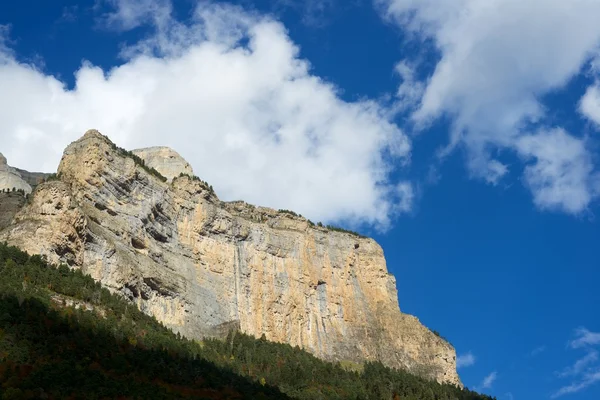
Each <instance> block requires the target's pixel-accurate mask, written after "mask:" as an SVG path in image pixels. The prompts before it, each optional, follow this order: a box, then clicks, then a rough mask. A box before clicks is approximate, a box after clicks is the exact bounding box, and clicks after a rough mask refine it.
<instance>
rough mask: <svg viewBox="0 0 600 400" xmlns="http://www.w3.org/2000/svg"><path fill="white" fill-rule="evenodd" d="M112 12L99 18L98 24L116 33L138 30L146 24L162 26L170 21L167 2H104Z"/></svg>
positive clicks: (161, 0) (166, 0) (153, 0)
mask: <svg viewBox="0 0 600 400" xmlns="http://www.w3.org/2000/svg"><path fill="white" fill-rule="evenodd" d="M103 3H106V4H107V5H109V6H112V10H111V11H109V12H106V13H104V14H103V15H102V16H101V17H100V22H101V23H102V24H103V25H104V26H105V27H107V28H109V29H113V30H116V31H127V30H131V29H134V28H138V27H140V26H141V25H144V24H146V23H147V22H153V23H154V24H155V25H158V26H162V25H163V24H165V23H167V22H168V21H169V20H170V19H171V13H172V5H171V2H170V1H169V0H104V1H103Z"/></svg>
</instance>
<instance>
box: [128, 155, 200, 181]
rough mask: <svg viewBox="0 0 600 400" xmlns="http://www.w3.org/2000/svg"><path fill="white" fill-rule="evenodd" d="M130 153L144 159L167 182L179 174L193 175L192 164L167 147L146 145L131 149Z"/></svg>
mask: <svg viewBox="0 0 600 400" xmlns="http://www.w3.org/2000/svg"><path fill="white" fill-rule="evenodd" d="M132 153H133V154H135V155H136V156H138V157H140V158H141V159H142V160H144V162H145V163H146V165H147V166H148V167H150V168H154V169H155V170H157V171H158V172H160V173H161V175H162V176H164V177H165V178H167V179H168V181H169V182H171V181H173V179H174V178H176V177H178V176H179V175H181V174H186V175H190V176H193V175H194V170H193V169H192V166H191V165H190V164H189V163H188V162H187V161H185V160H184V159H183V157H181V156H180V155H179V153H177V152H176V151H174V150H172V149H170V148H168V147H148V148H146V149H137V150H133V151H132Z"/></svg>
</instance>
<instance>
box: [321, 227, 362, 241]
mask: <svg viewBox="0 0 600 400" xmlns="http://www.w3.org/2000/svg"><path fill="white" fill-rule="evenodd" d="M327 229H329V230H330V231H335V232H344V233H349V234H351V235H354V236H356V237H359V238H362V239H367V236H363V235H361V234H360V233H358V232H354V231H350V230H348V229H344V228H340V227H338V226H333V225H327Z"/></svg>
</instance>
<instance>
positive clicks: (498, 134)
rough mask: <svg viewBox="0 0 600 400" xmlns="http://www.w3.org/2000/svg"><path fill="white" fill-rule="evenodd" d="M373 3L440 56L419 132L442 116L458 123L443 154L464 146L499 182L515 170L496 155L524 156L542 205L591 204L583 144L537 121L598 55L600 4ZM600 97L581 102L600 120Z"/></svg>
mask: <svg viewBox="0 0 600 400" xmlns="http://www.w3.org/2000/svg"><path fill="white" fill-rule="evenodd" d="M375 2H376V3H377V4H378V6H379V7H380V9H381V10H382V13H383V14H384V15H385V17H386V18H388V19H389V20H391V21H394V22H395V23H397V24H399V25H400V26H401V27H402V28H403V29H404V30H405V32H407V33H408V34H409V36H410V37H412V38H413V39H415V40H421V41H423V43H426V42H425V41H426V40H431V41H432V42H433V43H434V44H435V48H436V50H437V52H438V53H439V55H440V59H439V62H438V63H437V65H436V67H435V70H434V71H433V73H432V75H431V77H430V79H429V80H428V81H427V82H426V83H427V85H426V87H425V90H424V92H423V95H422V97H421V99H420V104H419V106H418V108H417V110H416V111H415V112H414V113H412V119H413V120H414V122H415V123H416V125H417V126H418V127H421V128H422V127H426V126H427V125H428V124H429V123H431V122H432V121H433V120H434V119H436V118H439V117H441V116H448V117H450V118H451V119H452V121H453V127H452V131H451V135H450V142H449V145H448V147H447V148H446V149H445V152H442V154H446V153H448V152H449V151H451V150H452V149H454V148H455V147H456V146H458V145H460V146H461V147H464V148H465V149H466V151H467V154H468V160H469V161H468V167H469V170H470V173H471V175H472V176H474V177H478V178H481V179H484V180H486V181H487V182H489V183H492V184H495V183H497V182H498V181H499V180H500V179H501V178H502V177H503V176H504V175H505V174H506V173H507V172H508V166H507V165H505V164H503V163H501V161H499V160H497V159H494V157H493V155H494V154H495V151H496V150H497V149H507V150H509V151H513V152H516V153H518V154H519V155H521V156H522V157H523V158H525V159H526V160H531V162H533V164H528V166H527V167H526V169H525V181H526V183H527V186H528V187H529V189H530V190H531V192H532V194H533V196H534V200H535V203H536V204H537V205H538V206H540V207H542V208H549V209H560V210H564V211H566V212H569V213H578V212H581V211H583V210H585V209H586V207H587V206H588V204H589V203H590V201H591V200H592V199H593V198H594V196H596V195H597V188H596V187H595V186H596V184H597V180H596V179H595V178H594V176H593V166H592V164H591V161H590V157H589V154H588V150H587V149H586V147H585V143H584V141H583V140H582V139H581V138H578V137H576V136H573V135H572V134H569V133H567V132H565V131H564V130H555V131H552V132H540V133H537V134H536V133H532V132H531V131H530V128H529V127H530V126H532V125H538V126H540V125H541V126H544V122H545V119H544V117H545V115H546V110H545V108H544V106H543V104H542V103H541V102H540V100H539V99H540V97H541V96H542V95H544V94H546V93H548V92H550V91H552V90H557V89H560V88H562V87H563V86H564V85H565V84H566V83H567V82H568V81H569V80H570V79H571V78H572V77H573V76H575V75H577V74H578V73H579V72H580V71H581V69H582V66H583V65H585V63H586V62H587V61H589V60H590V59H591V57H593V55H594V53H595V52H596V53H597V48H598V45H599V44H600V25H599V24H598V23H597V18H596V16H597V15H598V14H599V13H600V2H597V1H588V0H572V1H568V2H566V1H563V0H532V1H526V2H523V1H522V0H490V1H479V0H456V1H442V2H440V1H437V0H375ZM597 100H598V97H597V88H591V89H590V90H588V94H587V95H586V97H585V98H584V100H583V101H582V103H581V109H582V111H583V112H584V113H585V114H586V115H588V116H590V118H592V119H594V118H596V117H600V113H599V112H598V101H597ZM574 106H575V105H574ZM562 145H566V146H567V148H568V153H569V154H568V156H567V155H564V154H562V150H563V148H562V147H561V146H562Z"/></svg>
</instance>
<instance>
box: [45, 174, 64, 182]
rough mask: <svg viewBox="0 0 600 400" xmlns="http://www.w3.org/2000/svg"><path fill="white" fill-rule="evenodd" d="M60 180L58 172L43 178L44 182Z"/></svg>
mask: <svg viewBox="0 0 600 400" xmlns="http://www.w3.org/2000/svg"><path fill="white" fill-rule="evenodd" d="M52 181H60V174H50V175H48V176H47V177H46V179H44V182H52Z"/></svg>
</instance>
